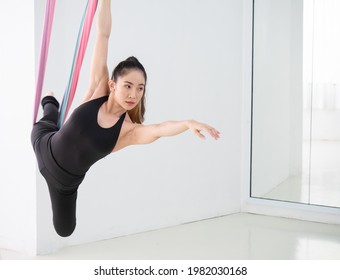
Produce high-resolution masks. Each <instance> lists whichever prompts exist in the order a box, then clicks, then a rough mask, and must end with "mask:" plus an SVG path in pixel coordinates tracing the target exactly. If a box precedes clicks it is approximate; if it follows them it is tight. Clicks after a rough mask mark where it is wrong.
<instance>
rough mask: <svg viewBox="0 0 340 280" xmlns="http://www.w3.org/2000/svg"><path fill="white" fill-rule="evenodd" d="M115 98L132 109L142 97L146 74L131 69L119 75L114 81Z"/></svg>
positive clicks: (123, 105)
mask: <svg viewBox="0 0 340 280" xmlns="http://www.w3.org/2000/svg"><path fill="white" fill-rule="evenodd" d="M113 87H114V93H115V97H116V98H115V99H116V101H117V102H118V103H119V105H120V106H121V107H123V108H124V109H125V110H127V111H128V110H131V109H133V108H134V107H136V106H137V104H138V103H139V101H140V100H141V99H142V97H143V94H144V88H145V79H144V75H143V73H142V72H141V71H139V70H131V71H129V72H128V73H127V74H125V75H124V76H120V77H118V79H117V81H115V82H114V83H113Z"/></svg>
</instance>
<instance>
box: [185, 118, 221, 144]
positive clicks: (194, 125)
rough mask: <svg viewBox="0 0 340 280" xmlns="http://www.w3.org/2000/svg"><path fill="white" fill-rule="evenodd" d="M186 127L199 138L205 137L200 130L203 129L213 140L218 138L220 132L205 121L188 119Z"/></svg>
mask: <svg viewBox="0 0 340 280" xmlns="http://www.w3.org/2000/svg"><path fill="white" fill-rule="evenodd" d="M188 128H189V129H190V130H191V131H192V132H193V133H194V134H195V135H197V136H198V137H199V138H201V139H205V136H204V134H202V131H205V132H207V133H208V134H210V136H211V137H212V138H214V139H215V140H217V139H218V138H220V132H219V131H218V130H216V129H215V128H213V127H211V126H210V125H207V124H205V123H200V122H197V121H194V120H191V121H188Z"/></svg>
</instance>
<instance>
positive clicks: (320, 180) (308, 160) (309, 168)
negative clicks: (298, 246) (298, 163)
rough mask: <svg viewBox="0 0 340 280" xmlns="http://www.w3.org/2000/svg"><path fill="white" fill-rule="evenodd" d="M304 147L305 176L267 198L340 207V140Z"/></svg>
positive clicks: (297, 178) (299, 177) (313, 142)
mask: <svg viewBox="0 0 340 280" xmlns="http://www.w3.org/2000/svg"><path fill="white" fill-rule="evenodd" d="M311 145H312V147H311V155H309V144H308V145H307V144H306V143H305V145H304V161H303V173H302V175H297V176H291V177H289V178H288V179H287V180H285V181H284V182H282V183H281V184H279V185H278V186H276V187H275V188H274V189H273V190H271V191H270V192H268V193H267V194H266V195H265V196H264V197H265V198H271V199H278V200H283V201H293V202H302V203H310V204H315V205H324V206H331V207H340V141H312V143H311Z"/></svg>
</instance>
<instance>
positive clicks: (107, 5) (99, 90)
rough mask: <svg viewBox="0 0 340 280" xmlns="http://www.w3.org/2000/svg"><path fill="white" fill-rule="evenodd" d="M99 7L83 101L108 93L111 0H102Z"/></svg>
mask: <svg viewBox="0 0 340 280" xmlns="http://www.w3.org/2000/svg"><path fill="white" fill-rule="evenodd" d="M98 5H99V6H98V8H97V34H96V41H95V45H94V49H93V53H92V63H91V70H90V81H89V87H88V91H87V93H86V95H85V97H84V99H83V102H86V101H88V100H90V99H91V98H92V97H94V96H96V97H100V96H103V95H106V94H107V90H108V85H107V82H108V80H109V70H108V67H107V56H108V44H109V38H110V33H111V22H112V19H111V0H100V1H99V4H98Z"/></svg>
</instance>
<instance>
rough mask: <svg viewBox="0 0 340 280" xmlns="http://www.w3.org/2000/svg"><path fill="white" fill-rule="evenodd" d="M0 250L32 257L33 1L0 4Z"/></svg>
mask: <svg viewBox="0 0 340 280" xmlns="http://www.w3.org/2000/svg"><path fill="white" fill-rule="evenodd" d="M0 34H1V41H0V84H1V103H0V119H1V137H0V155H1V161H0V172H1V182H0V247H1V248H9V249H14V250H17V251H22V252H26V253H29V254H34V253H35V252H36V191H35V189H36V171H35V157H34V153H33V150H32V148H31V144H30V130H31V128H32V116H33V113H32V106H33V96H34V79H35V78H34V9H33V0H29V1H26V0H25V1H24V0H23V1H20V3H18V2H17V1H1V2H0Z"/></svg>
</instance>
